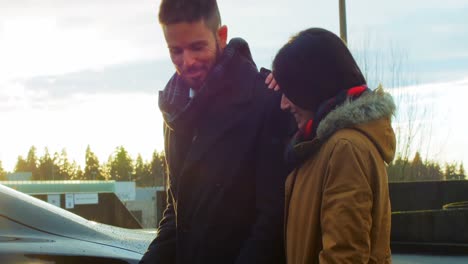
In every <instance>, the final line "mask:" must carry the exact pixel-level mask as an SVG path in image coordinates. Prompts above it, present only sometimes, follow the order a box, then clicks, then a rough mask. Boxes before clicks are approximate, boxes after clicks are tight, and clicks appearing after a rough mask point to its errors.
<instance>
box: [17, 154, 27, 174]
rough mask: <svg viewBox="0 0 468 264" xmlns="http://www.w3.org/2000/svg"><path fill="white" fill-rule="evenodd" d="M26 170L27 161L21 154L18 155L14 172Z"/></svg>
mask: <svg viewBox="0 0 468 264" xmlns="http://www.w3.org/2000/svg"><path fill="white" fill-rule="evenodd" d="M27 171H28V163H27V162H26V160H25V159H24V158H23V157H22V156H18V159H17V161H16V165H15V172H27Z"/></svg>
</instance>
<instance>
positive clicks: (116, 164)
mask: <svg viewBox="0 0 468 264" xmlns="http://www.w3.org/2000/svg"><path fill="white" fill-rule="evenodd" d="M132 175H133V161H132V159H131V158H130V155H129V154H128V152H127V150H125V148H124V147H123V146H120V147H117V148H116V150H115V152H114V156H113V158H112V161H111V164H110V176H111V178H112V179H113V180H116V181H132V180H133V179H132V178H133V177H132Z"/></svg>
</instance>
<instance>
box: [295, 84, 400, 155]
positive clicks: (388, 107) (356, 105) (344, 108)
mask: <svg viewBox="0 0 468 264" xmlns="http://www.w3.org/2000/svg"><path fill="white" fill-rule="evenodd" d="M395 109H396V106H395V103H394V101H393V98H392V96H391V95H390V94H389V93H387V92H385V91H384V90H383V89H382V88H380V87H379V88H377V89H376V90H374V91H371V92H366V93H365V94H363V95H361V96H360V97H359V98H358V99H356V100H354V101H346V102H345V103H344V104H342V105H340V106H339V107H337V108H336V109H334V110H333V111H331V112H330V113H329V114H328V115H327V116H326V117H325V118H324V119H323V120H322V121H321V122H320V124H319V126H318V128H317V138H316V139H315V140H313V141H312V142H309V143H306V144H305V145H308V146H304V145H303V146H297V147H298V148H296V147H295V148H296V150H299V149H302V151H300V152H303V151H306V152H309V151H310V150H311V148H310V147H311V145H315V146H316V145H317V144H319V145H320V144H321V143H323V142H324V141H326V140H327V139H328V138H329V137H331V136H332V135H333V134H334V133H335V132H337V131H339V130H341V129H345V128H348V129H355V130H358V131H360V132H361V133H363V134H365V135H366V136H367V137H368V138H369V139H370V140H371V141H372V143H373V144H374V145H375V146H376V147H377V149H378V150H379V152H380V154H381V155H382V157H383V159H384V160H385V161H386V162H387V163H389V162H390V161H392V160H393V158H394V155H395V149H396V140H395V134H394V132H393V129H392V127H391V118H392V116H393V115H394V113H395ZM311 143H312V144H311ZM299 145H302V144H299ZM314 148H315V147H314ZM306 149H307V150H306Z"/></svg>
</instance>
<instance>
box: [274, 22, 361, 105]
mask: <svg viewBox="0 0 468 264" xmlns="http://www.w3.org/2000/svg"><path fill="white" fill-rule="evenodd" d="M273 75H274V76H275V79H276V81H277V82H278V84H279V86H280V87H281V90H282V91H283V93H284V94H285V95H286V97H287V98H288V99H289V100H291V102H293V103H294V104H295V105H298V106H299V107H301V108H303V109H307V110H310V111H316V110H317V107H318V106H319V105H320V104H321V103H322V102H324V101H326V100H327V99H329V98H332V97H334V96H336V95H337V94H338V93H339V92H340V91H341V90H347V89H349V88H352V87H354V86H359V85H364V84H366V80H365V78H364V76H363V75H362V73H361V70H360V69H359V67H358V65H357V63H356V61H355V60H354V58H353V56H352V55H351V52H350V51H349V49H348V48H347V47H346V45H345V44H344V43H343V41H342V40H341V39H340V38H339V37H338V36H336V35H335V34H333V33H332V32H330V31H328V30H325V29H321V28H310V29H307V30H304V31H301V32H299V33H298V34H297V35H295V36H294V37H292V38H291V40H290V41H289V42H288V43H286V44H285V45H284V46H283V47H282V48H281V49H280V50H279V51H278V53H277V54H276V56H275V59H274V60H273Z"/></svg>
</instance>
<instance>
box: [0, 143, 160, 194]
mask: <svg viewBox="0 0 468 264" xmlns="http://www.w3.org/2000/svg"><path fill="white" fill-rule="evenodd" d="M164 164H165V163H164V153H163V152H157V151H154V152H153V155H152V158H151V160H150V161H145V160H143V158H142V156H141V155H140V154H138V156H137V158H136V159H135V160H133V159H132V158H131V157H130V155H129V153H128V152H127V150H125V148H124V147H123V146H119V147H117V148H116V149H115V151H114V152H113V153H112V154H111V155H110V156H109V159H108V160H107V162H100V161H99V159H98V157H97V156H96V154H94V152H93V151H92V150H91V148H90V146H88V147H87V148H86V153H85V167H84V168H81V166H79V165H78V164H77V163H76V161H71V160H70V159H69V158H68V156H67V152H66V150H65V149H64V150H62V151H61V152H60V153H59V152H55V153H53V154H50V153H49V150H48V148H45V149H44V154H43V155H42V156H41V157H38V155H37V149H36V147H34V146H32V147H31V148H30V149H29V151H28V154H27V155H26V158H24V157H23V156H19V157H18V159H17V162H16V166H15V169H14V172H31V173H32V180H37V181H45V180H57V181H58V180H115V181H135V182H136V185H137V186H140V187H145V186H163V185H164V175H165V168H164V166H165V165H164ZM6 174H7V172H6V171H5V170H4V169H3V167H2V163H1V161H0V180H6Z"/></svg>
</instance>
